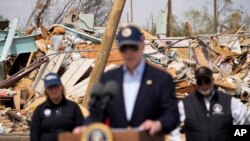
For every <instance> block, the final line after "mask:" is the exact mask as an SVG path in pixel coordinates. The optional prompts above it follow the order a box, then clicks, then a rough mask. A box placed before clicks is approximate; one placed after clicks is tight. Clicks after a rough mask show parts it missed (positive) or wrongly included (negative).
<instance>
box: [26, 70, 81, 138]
mask: <svg viewBox="0 0 250 141" xmlns="http://www.w3.org/2000/svg"><path fill="white" fill-rule="evenodd" d="M44 84H45V95H46V96H47V100H46V101H45V102H43V103H42V104H41V105H39V106H38V107H37V108H36V109H35V111H34V113H33V117H32V120H31V128H30V140H31V141H57V140H58V138H57V136H58V133H60V132H63V131H72V130H73V129H74V128H75V127H76V126H80V125H82V124H83V123H84V117H83V114H82V112H81V110H80V108H79V106H78V105H77V104H76V103H75V102H73V101H69V100H67V99H66V98H65V93H64V88H63V86H62V82H61V79H60V77H59V76H58V75H57V74H56V73H49V74H47V75H46V76H45V78H44Z"/></svg>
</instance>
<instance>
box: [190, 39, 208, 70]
mask: <svg viewBox="0 0 250 141" xmlns="http://www.w3.org/2000/svg"><path fill="white" fill-rule="evenodd" d="M190 46H191V47H192V49H193V51H194V54H195V57H196V60H197V62H198V64H199V65H200V66H206V67H208V61H207V59H206V58H205V56H204V54H203V52H202V49H201V47H200V45H199V43H198V42H197V41H196V40H193V41H192V42H191V45H190Z"/></svg>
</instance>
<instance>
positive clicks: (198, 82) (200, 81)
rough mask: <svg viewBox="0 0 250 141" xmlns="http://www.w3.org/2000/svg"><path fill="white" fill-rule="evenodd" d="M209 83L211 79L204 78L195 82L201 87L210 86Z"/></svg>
mask: <svg viewBox="0 0 250 141" xmlns="http://www.w3.org/2000/svg"><path fill="white" fill-rule="evenodd" d="M210 83H211V79H210V78H204V79H198V80H197V81H196V84H197V85H199V86H201V85H202V84H210Z"/></svg>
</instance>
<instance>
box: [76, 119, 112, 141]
mask: <svg viewBox="0 0 250 141" xmlns="http://www.w3.org/2000/svg"><path fill="white" fill-rule="evenodd" d="M81 141H113V137H112V131H111V130H110V128H109V127H108V126H107V125H105V124H103V123H93V124H90V125H89V127H88V128H87V130H86V132H84V134H83V136H82V139H81Z"/></svg>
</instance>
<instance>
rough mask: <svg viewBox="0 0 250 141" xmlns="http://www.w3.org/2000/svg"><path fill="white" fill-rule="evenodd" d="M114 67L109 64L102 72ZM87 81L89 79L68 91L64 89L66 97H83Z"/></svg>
mask: <svg viewBox="0 0 250 141" xmlns="http://www.w3.org/2000/svg"><path fill="white" fill-rule="evenodd" d="M115 67H116V65H113V64H110V65H108V66H107V67H106V68H105V70H104V71H108V70H111V69H113V68H115ZM89 79H90V77H88V78H86V79H84V80H83V81H82V82H80V83H78V84H76V85H75V86H74V87H70V88H69V89H66V95H68V96H72V95H75V96H77V97H82V96H84V95H85V92H86V90H87V86H88V82H89Z"/></svg>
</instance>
